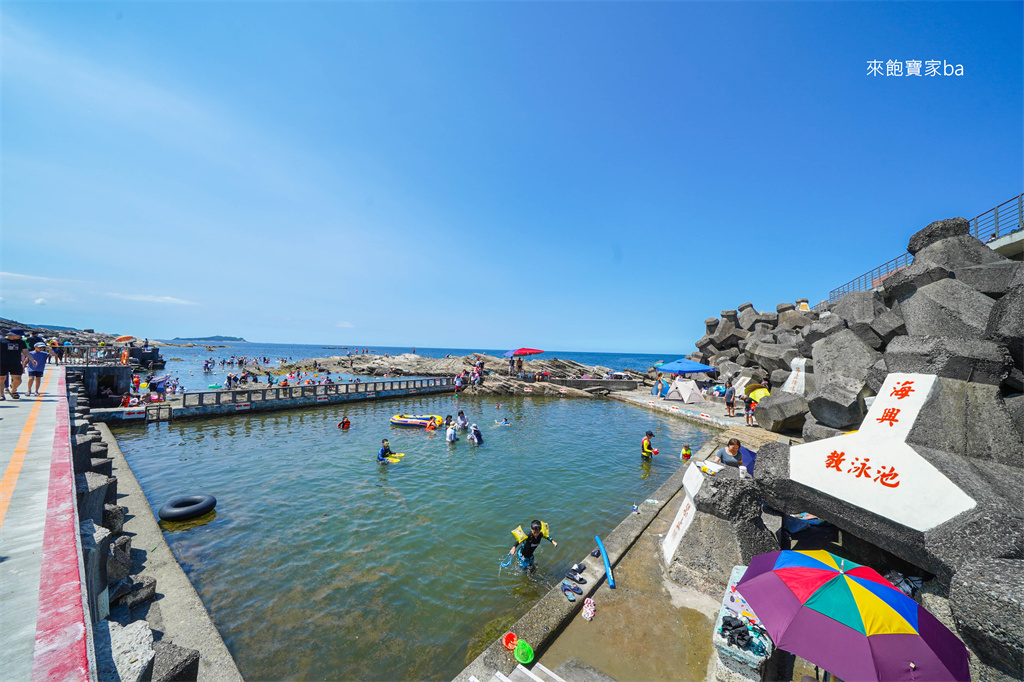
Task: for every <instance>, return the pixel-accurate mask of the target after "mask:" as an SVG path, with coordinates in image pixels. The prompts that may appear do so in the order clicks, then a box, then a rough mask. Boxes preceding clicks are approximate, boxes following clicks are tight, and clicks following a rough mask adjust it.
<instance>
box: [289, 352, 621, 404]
mask: <svg viewBox="0 0 1024 682" xmlns="http://www.w3.org/2000/svg"><path fill="white" fill-rule="evenodd" d="M479 360H483V361H484V371H485V375H484V382H483V385H482V386H472V387H470V386H469V381H468V380H467V382H466V386H467V388H466V390H465V392H466V393H468V394H471V395H473V394H476V395H557V396H562V397H566V396H569V397H590V396H591V393H589V392H587V391H581V390H578V389H574V388H563V387H561V386H557V385H554V384H549V383H546V382H544V381H533V380H532V379H519V378H517V377H509V376H508V358H498V357H494V356H493V355H485V354H483V353H477V354H473V355H467V356H465V357H449V358H428V357H424V356H421V355H415V354H413V353H403V354H402V355H392V356H384V355H375V354H366V355H353V356H341V355H335V356H332V357H328V358H317V359H308V360H299V361H298V362H294V363H288V364H285V365H281V366H280V367H278V368H276V369H274V370H271V371H273V372H275V373H277V374H286V373H288V372H291V371H295V370H300V371H303V372H311V371H324V370H330V371H331V372H344V373H348V374H358V375H362V376H375V377H385V376H386V377H388V378H395V377H403V376H415V377H452V376H455V375H457V374H459V373H460V372H463V371H465V372H466V373H467V376H468V375H469V374H471V373H472V371H473V368H474V367H475V366H476V363H477V362H478V361H479ZM609 371H611V370H610V369H609V368H607V367H600V366H595V367H588V366H586V365H581V364H580V363H578V362H573V361H571V360H559V359H558V358H545V359H534V360H526V359H524V360H523V374H524V376H527V377H533V376H535V375H540V374H541V373H543V372H547V373H548V374H547V375H545V376H546V377H551V378H556V379H567V378H572V377H581V376H584V375H590V376H604V375H605V374H606V373H607V372H609Z"/></svg>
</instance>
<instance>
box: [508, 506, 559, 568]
mask: <svg viewBox="0 0 1024 682" xmlns="http://www.w3.org/2000/svg"><path fill="white" fill-rule="evenodd" d="M512 537H514V538H515V539H516V541H515V544H514V545H512V549H510V550H509V551H508V553H509V555H511V554H512V553H513V552H514V553H515V554H516V557H517V558H518V559H519V568H521V569H523V570H524V571H525V570H527V569H529V570H534V571H535V570H537V564H536V563H535V562H534V560H533V553H534V552H536V551H537V548H538V547H540V541H541V540H543V539H544V538H547V539H548V541H550V542H551V544H552V545H554V546H555V547H558V543H557V542H555V541H554V540H553V539H552V538H551V534H550V529H549V528H548V524H546V523H543V522H541V521H538V520H537V519H534V520H533V521H531V522H530V532H529V534H527V533H524V532H523V527H522V526H519V527H517V528H516V529H515V530H513V531H512Z"/></svg>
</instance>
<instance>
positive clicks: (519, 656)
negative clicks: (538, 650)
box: [515, 639, 533, 665]
mask: <svg viewBox="0 0 1024 682" xmlns="http://www.w3.org/2000/svg"><path fill="white" fill-rule="evenodd" d="M515 655H516V660H517V661H519V662H520V663H522V664H523V665H526V664H527V663H529V662H530V661H532V660H533V648H532V647H531V646H530V645H529V644H527V643H526V640H525V639H521V640H519V643H518V644H516V651H515Z"/></svg>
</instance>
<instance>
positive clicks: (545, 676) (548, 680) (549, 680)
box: [531, 663, 565, 682]
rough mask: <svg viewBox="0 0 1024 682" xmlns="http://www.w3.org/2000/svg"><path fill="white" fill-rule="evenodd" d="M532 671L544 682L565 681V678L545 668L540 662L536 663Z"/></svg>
mask: <svg viewBox="0 0 1024 682" xmlns="http://www.w3.org/2000/svg"><path fill="white" fill-rule="evenodd" d="M531 672H533V674H534V675H535V676H536V677H537V678H538V679H540V680H542V681H543V682H565V680H563V679H562V678H561V677H559V676H558V675H556V674H555V673H554V672H552V671H551V670H548V669H547V668H545V667H544V666H543V665H541V664H540V663H534V664H533V670H532V671H531Z"/></svg>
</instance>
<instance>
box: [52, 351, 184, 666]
mask: <svg viewBox="0 0 1024 682" xmlns="http://www.w3.org/2000/svg"><path fill="white" fill-rule="evenodd" d="M67 376H68V382H67V392H68V409H69V413H70V414H69V417H70V419H69V424H70V441H71V442H70V445H71V458H72V466H73V469H74V474H75V497H76V507H77V509H78V518H79V520H80V535H81V549H82V556H83V562H82V564H83V567H84V578H85V585H86V593H87V598H88V604H89V615H90V616H91V618H92V623H91V626H92V629H93V638H94V640H93V641H94V647H95V652H96V665H97V669H98V672H97V677H98V679H99V680H100V681H101V682H103V681H104V680H133V681H134V680H152V681H153V682H171V681H183V680H195V679H197V676H198V674H199V665H200V652H199V651H197V650H195V649H189V648H186V647H182V646H178V645H176V644H174V643H173V642H172V641H171V640H170V638H169V637H167V636H163V637H160V634H159V633H158V634H157V637H156V638H154V632H153V628H152V627H151V625H150V623H148V622H147V620H146V616H145V614H146V613H147V612H148V608H149V604H150V603H151V602H152V601H153V599H154V598H156V597H157V596H158V593H157V584H156V581H155V580H154V579H153V578H151V577H147V576H140V575H138V574H139V572H140V566H139V560H138V557H140V556H143V557H144V556H145V552H144V551H140V550H139V549H134V550H133V548H132V536H131V534H128V533H126V532H125V531H124V524H125V520H126V515H127V514H128V510H127V509H126V508H125V507H124V506H121V505H120V504H118V502H119V500H120V497H121V496H119V495H118V491H117V483H118V479H117V477H116V476H114V475H113V459H112V458H111V457H110V456H109V453H108V443H107V442H105V441H104V439H103V436H102V434H101V432H100V430H99V429H98V428H97V426H96V425H95V424H93V418H92V416H91V408H90V404H89V396H88V394H87V392H86V389H85V386H84V384H83V383H82V381H81V375H80V373H79V372H77V371H75V370H68V374H67ZM107 433H109V431H108V432H107ZM136 513H147V514H148V513H149V511H148V510H145V511H142V512H139V511H137V512H136ZM127 518H131V517H130V516H128V517H127Z"/></svg>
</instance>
